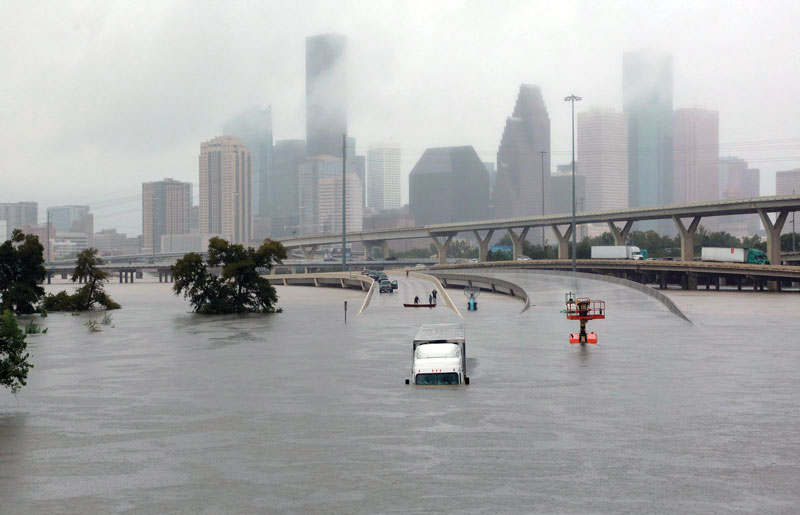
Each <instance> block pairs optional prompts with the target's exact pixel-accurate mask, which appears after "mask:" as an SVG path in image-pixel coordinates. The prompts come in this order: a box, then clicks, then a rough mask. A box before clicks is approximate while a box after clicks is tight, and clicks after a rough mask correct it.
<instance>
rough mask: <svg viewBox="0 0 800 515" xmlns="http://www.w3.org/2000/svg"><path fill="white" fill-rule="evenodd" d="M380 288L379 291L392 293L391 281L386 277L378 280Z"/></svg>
mask: <svg viewBox="0 0 800 515" xmlns="http://www.w3.org/2000/svg"><path fill="white" fill-rule="evenodd" d="M379 288H380V289H379V290H378V291H379V292H380V293H392V292H393V291H394V288H392V283H390V282H389V281H388V280H387V279H384V280H382V281H381V282H380V287H379Z"/></svg>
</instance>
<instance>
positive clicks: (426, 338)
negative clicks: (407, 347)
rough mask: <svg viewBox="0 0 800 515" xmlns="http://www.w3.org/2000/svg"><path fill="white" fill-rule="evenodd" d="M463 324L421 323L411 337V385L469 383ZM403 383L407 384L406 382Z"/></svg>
mask: <svg viewBox="0 0 800 515" xmlns="http://www.w3.org/2000/svg"><path fill="white" fill-rule="evenodd" d="M466 345H467V344H466V340H465V339H464V324H423V325H421V326H420V328H419V331H417V336H416V337H415V338H414V343H413V348H412V350H413V353H412V362H411V363H412V364H411V375H412V379H413V382H414V384H416V385H428V386H434V385H435V386H455V385H460V384H469V377H467V347H466ZM406 384H410V381H409V380H408V379H406Z"/></svg>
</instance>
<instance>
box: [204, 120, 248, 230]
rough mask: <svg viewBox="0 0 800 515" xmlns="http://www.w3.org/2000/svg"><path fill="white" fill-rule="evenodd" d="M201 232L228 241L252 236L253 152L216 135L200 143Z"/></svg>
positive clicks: (240, 143) (231, 140)
mask: <svg viewBox="0 0 800 515" xmlns="http://www.w3.org/2000/svg"><path fill="white" fill-rule="evenodd" d="M199 162H200V232H201V233H202V234H220V235H221V236H222V238H224V239H226V240H228V241H229V242H231V243H248V242H249V241H250V239H251V238H252V233H253V231H252V227H253V226H252V223H253V222H252V220H253V210H252V195H251V189H252V182H251V181H252V155H251V153H250V148H249V147H248V146H247V144H246V143H245V142H244V141H243V140H241V139H239V138H235V137H233V136H219V137H216V138H214V139H212V140H210V141H206V142H204V143H202V144H201V145H200V157H199Z"/></svg>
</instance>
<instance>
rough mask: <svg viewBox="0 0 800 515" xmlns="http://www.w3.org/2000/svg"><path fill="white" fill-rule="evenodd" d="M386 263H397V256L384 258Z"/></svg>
mask: <svg viewBox="0 0 800 515" xmlns="http://www.w3.org/2000/svg"><path fill="white" fill-rule="evenodd" d="M386 261H397V256H389V257H387V258H386Z"/></svg>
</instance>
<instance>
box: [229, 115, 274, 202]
mask: <svg viewBox="0 0 800 515" xmlns="http://www.w3.org/2000/svg"><path fill="white" fill-rule="evenodd" d="M222 130H223V132H224V134H225V135H226V136H235V137H237V138H239V139H241V140H243V141H244V142H245V144H247V146H248V148H249V149H250V152H251V155H252V179H251V182H252V185H253V187H252V206H253V215H258V216H262V217H268V216H270V215H271V214H272V213H271V207H270V206H271V205H272V194H271V188H272V185H271V177H270V175H271V174H270V169H271V166H272V107H267V108H266V109H262V108H261V107H254V108H252V109H249V110H248V111H245V112H243V113H241V114H240V115H238V116H237V117H235V118H233V119H232V120H230V121H228V122H227V123H226V124H225V125H224V126H223V129H222Z"/></svg>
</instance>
